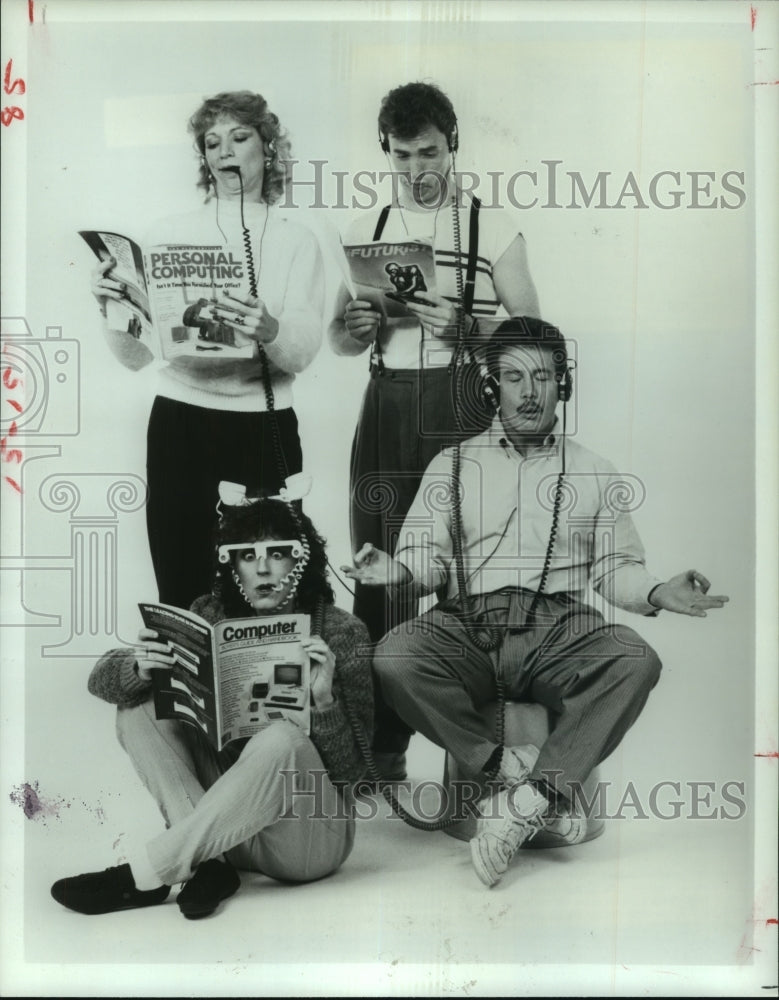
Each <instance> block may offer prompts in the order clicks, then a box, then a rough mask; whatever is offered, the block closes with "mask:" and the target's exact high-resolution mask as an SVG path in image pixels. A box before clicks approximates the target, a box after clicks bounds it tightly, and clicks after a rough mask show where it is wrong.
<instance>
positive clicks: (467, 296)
mask: <svg viewBox="0 0 779 1000" xmlns="http://www.w3.org/2000/svg"><path fill="white" fill-rule="evenodd" d="M391 207H392V206H391V205H385V206H384V208H382V210H381V212H380V213H379V218H378V219H377V220H376V228H375V229H374V231H373V239H374V242H376V241H378V240H380V239H381V235H382V233H383V232H384V227H385V226H386V224H387V219H388V217H389V213H390V208H391ZM480 208H481V201H480V200H479V199H478V198H476V197H474V196H471V210H470V212H469V214H468V266H467V268H466V270H465V283H464V285H463V302H462V307H463V312H464V313H465V314H466V315H468V316H470V315H471V314H472V312H473V299H474V296H475V294H476V263H477V257H478V254H479V209H480ZM454 210H455V212H457V211H459V209H458V208H457V207H456V205H455V209H454ZM455 221H456V220H455ZM456 231H457V230H456ZM458 242H459V241H458ZM458 249H459V247H458ZM455 267H457V268H458V269H460V268H462V251H461V252H460V257H459V259H458V260H456V261H455ZM374 358H375V359H376V361H375V363H376V365H377V367H378V369H379V371H380V372H381V371H383V370H384V362H383V360H382V356H381V344H380V343H379V341H378V340H376V341H374V343H373V345H372V347H371V352H370V364H371V365H373V364H374Z"/></svg>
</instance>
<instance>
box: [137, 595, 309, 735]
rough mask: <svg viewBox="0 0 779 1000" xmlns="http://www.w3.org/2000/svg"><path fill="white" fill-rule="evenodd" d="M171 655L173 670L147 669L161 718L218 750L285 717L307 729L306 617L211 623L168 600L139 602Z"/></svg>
mask: <svg viewBox="0 0 779 1000" xmlns="http://www.w3.org/2000/svg"><path fill="white" fill-rule="evenodd" d="M138 607H139V608H140V611H141V617H142V618H143V623H144V625H145V626H146V628H150V629H154V631H155V632H157V634H158V636H159V641H160V642H166V643H167V644H168V646H169V648H170V650H171V652H172V654H173V656H174V658H175V661H176V662H175V665H174V667H173V669H172V670H168V669H160V670H153V671H152V687H153V694H154V708H155V711H156V714H157V718H158V719H178V720H180V721H183V722H189V723H190V724H191V725H193V726H197V727H198V728H199V729H200V730H201V731H202V732H203V734H204V736H206V737H207V739H208V740H209V741H210V743H211V744H212V745H213V746H214V747H215V748H216V749H217V750H221V749H222V747H224V746H226V744H228V743H229V742H230V741H231V740H237V739H240V738H241V737H244V736H254V734H255V733H258V732H260V730H261V729H264V728H265V727H266V726H268V725H270V723H272V722H276V721H278V720H280V719H289V720H290V721H291V722H294V723H295V725H296V726H299V727H300V728H301V729H302V730H303V731H304V732H305V733H308V732H310V728H311V707H310V690H311V667H310V661H309V658H308V654H307V653H306V652H305V650H304V649H303V648H302V646H301V640H302V639H305V638H307V637H308V635H309V629H310V626H311V619H310V617H309V616H308V615H303V614H299V615H298V614H295V615H275V616H274V615H269V616H267V617H257V616H252V617H251V618H229V619H226V620H224V621H221V622H217V623H216V625H209V624H208V622H207V621H205V620H204V619H203V618H200V617H199V616H198V615H196V614H193V613H192V612H191V611H184V610H182V609H181V608H174V607H171V606H170V605H167V604H139V605H138Z"/></svg>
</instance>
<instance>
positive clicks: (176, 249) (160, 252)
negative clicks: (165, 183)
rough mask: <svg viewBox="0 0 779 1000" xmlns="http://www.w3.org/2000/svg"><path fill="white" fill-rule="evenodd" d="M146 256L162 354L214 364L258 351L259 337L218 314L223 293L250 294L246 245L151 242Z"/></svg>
mask: <svg viewBox="0 0 779 1000" xmlns="http://www.w3.org/2000/svg"><path fill="white" fill-rule="evenodd" d="M145 259H146V274H147V276H148V283H149V301H150V303H151V310H152V315H153V317H154V324H155V327H156V330H157V335H158V337H159V340H160V347H161V352H162V356H163V358H165V359H166V360H169V359H171V358H180V357H187V358H198V359H200V360H202V361H205V362H206V363H209V364H211V363H214V362H217V363H218V362H223V361H234V360H236V359H237V358H251V357H253V356H254V352H255V349H256V345H255V342H254V341H253V340H252V339H251V338H249V337H247V336H245V335H243V334H241V333H240V332H239V331H237V330H235V329H234V327H232V326H231V325H230V324H228V323H225V322H224V321H223V320H222V319H220V318H219V317H217V316H215V315H214V306H215V304H216V303H217V302H218V301H220V300H221V298H222V295H223V293H225V292H228V293H229V294H230V295H233V296H236V297H239V298H241V299H245V298H246V297H247V296H248V295H249V279H248V274H247V270H246V265H245V262H244V255H243V250H242V248H241V247H236V246H233V247H224V246H182V245H174V244H165V245H157V246H152V247H148V248H147V250H146V255H145Z"/></svg>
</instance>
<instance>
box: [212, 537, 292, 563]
mask: <svg viewBox="0 0 779 1000" xmlns="http://www.w3.org/2000/svg"><path fill="white" fill-rule="evenodd" d="M218 552H219V562H220V563H226V562H229V561H230V553H231V552H238V553H239V554H240V555H241V557H242V558H243V559H247V558H252V559H265V561H266V562H273V561H274V560H280V559H295V560H297V559H299V558H300V557H301V556H302V555H303V545H302V543H301V541H300V539H298V538H294V539H291V540H287V539H284V540H283V541H282V540H280V541H277V540H276V539H275V538H271V539H268V540H267V541H264V542H238V543H236V544H234V545H220V546H219V549H218Z"/></svg>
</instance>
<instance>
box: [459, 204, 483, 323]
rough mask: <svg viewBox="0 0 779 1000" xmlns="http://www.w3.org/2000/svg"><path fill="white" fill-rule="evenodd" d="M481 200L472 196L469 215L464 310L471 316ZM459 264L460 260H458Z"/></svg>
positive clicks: (474, 288)
mask: <svg viewBox="0 0 779 1000" xmlns="http://www.w3.org/2000/svg"><path fill="white" fill-rule="evenodd" d="M480 208H481V202H480V201H479V199H478V198H471V211H470V214H469V216H468V267H467V269H466V272H465V289H464V292H463V312H465V313H466V315H468V316H470V315H471V313H472V312H473V297H474V294H475V292H476V257H477V256H478V253H479V209H480ZM457 263H458V265H459V263H460V262H459V261H458V262H457Z"/></svg>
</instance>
